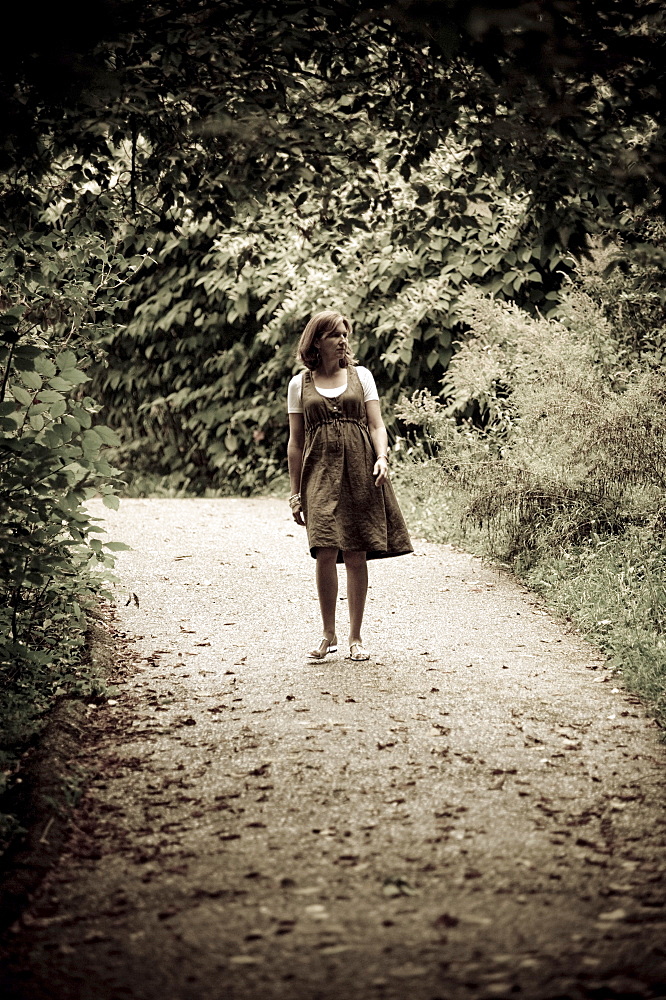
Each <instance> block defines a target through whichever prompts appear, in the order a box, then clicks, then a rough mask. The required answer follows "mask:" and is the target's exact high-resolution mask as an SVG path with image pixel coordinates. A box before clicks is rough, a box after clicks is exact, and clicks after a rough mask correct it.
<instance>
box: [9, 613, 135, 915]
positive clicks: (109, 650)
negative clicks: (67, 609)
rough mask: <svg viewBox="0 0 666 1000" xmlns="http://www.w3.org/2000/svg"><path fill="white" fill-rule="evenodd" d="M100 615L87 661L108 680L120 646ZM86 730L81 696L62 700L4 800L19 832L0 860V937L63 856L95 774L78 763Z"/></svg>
mask: <svg viewBox="0 0 666 1000" xmlns="http://www.w3.org/2000/svg"><path fill="white" fill-rule="evenodd" d="M97 617H98V614H97V613H95V612H93V614H92V615H91V616H90V619H89V626H88V635H87V644H86V658H87V659H89V660H92V661H94V663H95V664H96V666H97V667H98V669H99V671H100V673H101V675H102V676H103V677H105V678H106V677H108V676H109V675H110V674H111V672H112V668H113V665H114V662H115V656H116V647H115V644H114V641H113V635H112V634H109V632H108V631H106V630H105V629H103V628H101V627H100V625H99V624H97V621H96V619H97ZM86 730H87V712H86V707H85V704H84V702H83V701H82V700H81V699H78V698H77V699H74V698H63V699H62V700H61V701H59V702H58V703H57V704H56V705H55V707H54V708H53V709H52V711H51V712H50V713H49V716H48V720H47V722H46V725H45V727H44V729H43V730H42V732H41V734H40V736H39V738H38V740H37V742H36V743H35V745H34V746H33V747H31V748H30V749H29V750H28V751H27V752H26V754H25V756H24V758H23V761H22V762H21V766H20V769H19V771H18V773H17V774H16V776H15V777H14V779H13V784H12V787H11V788H10V789H9V791H8V792H6V793H5V795H4V797H3V800H4V801H3V804H4V805H5V806H6V808H7V809H8V810H11V812H12V814H13V815H15V816H16V818H17V820H18V825H19V828H18V830H17V832H16V834H15V835H14V837H13V838H12V840H11V842H10V844H9V846H8V847H7V849H6V850H5V852H4V854H3V855H2V857H1V858H0V933H4V932H5V931H6V930H7V929H8V928H11V926H12V924H14V923H15V921H16V920H19V919H20V917H21V914H22V913H23V911H24V910H25V908H26V907H27V906H28V904H29V903H30V899H31V897H32V895H33V894H34V893H35V892H36V891H37V889H38V888H39V886H40V885H41V883H42V881H43V880H44V878H45V877H46V875H47V874H48V873H49V872H50V871H51V869H52V868H53V867H54V865H55V864H56V863H57V861H58V859H59V857H60V854H61V852H62V849H63V846H64V844H65V841H66V839H67V836H68V833H69V828H70V820H71V816H72V813H73V810H74V808H75V807H76V804H77V802H78V800H79V798H80V796H81V793H82V792H83V791H84V790H85V787H86V785H87V783H88V779H89V777H90V773H91V772H90V769H87V770H86V769H85V768H83V767H82V766H81V765H80V764H77V762H76V760H77V756H78V754H79V752H80V749H81V742H82V738H83V736H84V734H85V732H86Z"/></svg>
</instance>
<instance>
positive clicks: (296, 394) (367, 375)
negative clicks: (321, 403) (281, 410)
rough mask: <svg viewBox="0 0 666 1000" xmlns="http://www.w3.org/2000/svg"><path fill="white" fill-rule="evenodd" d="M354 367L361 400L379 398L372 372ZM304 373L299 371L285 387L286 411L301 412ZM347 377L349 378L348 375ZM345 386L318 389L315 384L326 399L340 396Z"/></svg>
mask: <svg viewBox="0 0 666 1000" xmlns="http://www.w3.org/2000/svg"><path fill="white" fill-rule="evenodd" d="M354 367H355V368H356V374H357V375H358V377H359V379H360V382H361V385H362V387H363V402H364V403H368V402H369V401H370V400H371V399H379V395H378V393H377V386H376V385H375V380H374V378H373V377H372V372H369V371H368V369H367V368H364V367H363V366H362V365H355V366H354ZM304 374H305V373H304V372H299V373H298V375H294V377H293V378H292V380H291V382H290V383H289V388H288V389H287V411H288V412H289V413H302V412H303V402H302V399H303V375H304ZM347 378H349V375H348V376H347ZM346 388H347V386H346V385H338V386H336V387H335V389H320V388H319V386H315V389H316V390H317V392H318V393H319V395H320V396H326V397H328V399H333V398H334V397H335V396H341V395H342V393H343V392H344V391H345V389H346Z"/></svg>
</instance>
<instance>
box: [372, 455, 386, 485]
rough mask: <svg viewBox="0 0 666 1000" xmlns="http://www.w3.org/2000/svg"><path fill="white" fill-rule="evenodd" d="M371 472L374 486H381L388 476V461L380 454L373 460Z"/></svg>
mask: <svg viewBox="0 0 666 1000" xmlns="http://www.w3.org/2000/svg"><path fill="white" fill-rule="evenodd" d="M372 474H373V476H374V477H375V486H381V485H382V483H385V482H386V481H387V479H388V477H389V475H388V461H387V459H385V458H384V456H383V455H382V456H381V457H380V458H378V459H377V461H376V462H375V467H374V469H373V470H372Z"/></svg>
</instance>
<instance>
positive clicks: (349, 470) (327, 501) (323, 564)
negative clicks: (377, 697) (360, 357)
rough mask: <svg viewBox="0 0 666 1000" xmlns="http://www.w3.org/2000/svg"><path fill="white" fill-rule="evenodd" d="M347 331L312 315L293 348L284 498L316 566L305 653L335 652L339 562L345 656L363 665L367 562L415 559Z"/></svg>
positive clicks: (377, 414) (380, 427) (338, 319)
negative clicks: (315, 619)
mask: <svg viewBox="0 0 666 1000" xmlns="http://www.w3.org/2000/svg"><path fill="white" fill-rule="evenodd" d="M350 334H351V324H350V322H349V320H348V319H346V318H345V317H344V316H342V315H341V314H340V313H339V312H334V311H332V310H326V311H324V312H320V313H317V314H316V315H315V316H313V317H312V319H311V320H310V322H309V323H308V325H307V326H306V328H305V330H304V331H303V334H302V336H301V339H300V341H299V344H298V350H297V359H298V360H299V361H300V362H301V363H302V364H303V365H304V366H305V369H306V370H305V371H303V372H299V374H298V375H295V376H294V377H293V378H292V380H291V382H290V383H289V389H288V394H287V404H288V405H287V408H288V411H289V445H288V448H287V456H288V459H289V478H290V481H291V492H292V496H291V497H290V498H289V505H290V507H291V510H292V513H293V516H294V520H295V521H296V523H297V524H302V525H305V527H306V528H307V534H308V544H309V546H310V554H311V555H312V556H313V558H315V559H316V560H317V571H316V577H317V594H318V596H319V607H320V609H321V617H322V625H323V629H322V632H323V638H322V640H321V642H320V643H319V645H318V646H317V648H316V649H313V650H312V651H311V652H310V654H309V655H310V656H314V657H316V658H317V659H323V658H324V657H325V656H326V654H327V653H334V652H336V651H337V648H338V646H337V642H338V640H337V636H336V632H335V609H336V603H337V598H338V574H337V565H336V564H337V563H338V562H342V561H343V560H344V563H345V567H346V569H347V603H348V607H349V656H350V658H351V659H352V660H368V659H369V658H370V654H369V653H368V651H367V650H366V649H364V647H363V640H362V638H361V625H362V622H363V611H364V609H365V599H366V595H367V591H368V569H367V562H366V560H367V559H379V558H383V557H386V556H399V555H404V554H405V553H408V552H412V551H413V550H412V544H411V542H410V540H409V534H408V532H407V527H406V525H405V521H404V519H403V516H402V514H401V512H400V508H399V506H398V502H397V500H396V498H395V495H394V493H393V488H392V486H391V483H390V482H389V479H388V439H387V436H386V428H385V427H384V422H383V420H382V415H381V410H380V406H379V396H378V395H377V389H376V387H375V380H374V379H373V377H372V375H371V373H370V372H369V371H368V369H367V368H362V367H361V366H359V365H357V363H356V361H355V359H354V356H353V354H352V352H351V350H350V347H349V337H350Z"/></svg>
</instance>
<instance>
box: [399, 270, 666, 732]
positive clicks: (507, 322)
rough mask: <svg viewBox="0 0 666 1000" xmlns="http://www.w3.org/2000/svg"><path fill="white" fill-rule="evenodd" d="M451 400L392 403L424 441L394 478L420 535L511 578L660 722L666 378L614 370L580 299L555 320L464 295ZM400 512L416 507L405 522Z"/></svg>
mask: <svg viewBox="0 0 666 1000" xmlns="http://www.w3.org/2000/svg"><path fill="white" fill-rule="evenodd" d="M461 309H462V311H463V314H464V316H465V320H466V322H467V325H468V327H469V329H470V331H471V332H470V335H469V338H468V339H467V341H466V342H465V344H464V345H462V346H461V349H460V350H459V352H458V354H456V355H455V356H454V358H453V361H452V363H451V366H450V368H449V372H448V373H447V376H446V379H445V393H446V397H447V398H446V401H445V402H441V401H439V400H437V399H435V398H434V397H432V396H431V395H430V394H428V393H419V394H416V395H415V396H414V397H413V398H412V399H411V400H409V401H403V402H402V404H401V409H400V416H401V417H402V419H403V420H405V421H406V422H407V423H408V424H412V425H415V426H417V427H418V428H419V430H420V433H421V434H424V435H425V440H426V443H427V446H426V447H425V448H424V449H423V451H424V453H423V454H422V455H421V456H420V457H417V458H416V460H414V459H412V461H411V463H410V462H407V463H406V466H405V470H404V471H403V473H402V479H403V483H404V487H405V489H406V492H407V494H408V495H409V497H410V499H409V500H408V508H407V509H408V513H410V514H411V523H412V525H413V526H414V528H415V530H416V531H417V532H420V533H422V534H424V535H425V536H426V537H429V538H431V539H433V540H437V541H451V542H456V543H458V544H463V545H464V546H465V548H467V549H469V550H471V551H475V552H477V553H483V554H485V555H486V556H489V557H490V558H492V559H494V560H496V561H498V562H500V563H502V564H503V565H505V566H507V567H509V568H510V569H511V570H512V571H513V572H515V573H516V574H517V575H518V576H519V577H521V578H522V579H523V580H524V581H525V582H526V583H527V584H528V585H529V586H531V587H533V588H534V589H535V590H537V591H538V592H539V593H540V594H542V595H543V596H544V598H545V599H546V600H547V601H548V603H549V604H550V606H551V607H553V608H554V609H556V610H557V611H558V612H559V613H560V614H563V615H565V616H567V617H569V618H570V619H571V620H572V621H573V622H574V623H575V624H576V625H577V626H578V627H579V628H580V629H581V631H582V632H583V633H584V634H585V635H586V636H588V637H589V638H590V639H591V640H592V641H594V642H595V643H597V644H598V645H599V646H600V647H601V648H602V649H603V650H604V651H605V652H606V653H607V655H608V657H609V664H610V666H611V668H612V669H613V670H614V671H616V672H617V673H618V675H620V676H621V677H622V680H623V682H624V684H625V685H626V687H627V688H629V689H630V690H632V691H634V692H636V693H637V694H639V695H640V696H641V697H642V698H643V699H644V701H645V702H646V704H647V706H648V708H649V710H650V711H652V712H653V713H654V714H655V716H656V717H657V719H658V720H659V721H660V723H661V724H662V725H663V724H664V723H666V639H665V635H666V560H665V559H664V556H666V452H665V450H664V447H663V442H664V440H665V439H666V407H664V402H666V375H664V373H663V372H662V371H660V370H659V369H657V368H655V366H654V365H652V364H647V363H642V362H640V361H639V362H638V363H636V359H635V358H628V359H626V360H628V361H631V362H633V364H631V366H630V365H629V364H626V363H625V364H621V363H619V362H618V351H617V343H616V340H615V338H614V331H613V328H612V326H611V324H610V323H609V321H608V319H607V318H606V317H605V316H604V314H603V312H602V310H601V308H600V307H599V306H598V305H597V304H596V303H595V302H594V301H593V300H592V299H591V298H590V297H589V296H588V295H586V294H585V292H584V291H581V290H580V289H575V288H571V289H570V290H569V291H568V292H567V293H566V294H565V295H564V296H563V299H562V306H561V309H560V313H559V316H558V318H557V319H544V318H536V319H534V318H531V317H529V316H527V315H525V314H524V313H522V312H521V311H520V310H518V309H517V308H516V307H514V306H509V305H506V304H503V303H500V302H498V301H494V300H492V299H488V298H483V297H482V296H481V295H480V294H479V293H478V292H475V291H469V292H468V293H466V295H465V296H464V297H463V301H462V305H461ZM410 505H411V510H410Z"/></svg>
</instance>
